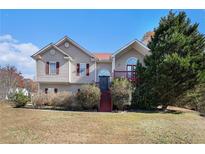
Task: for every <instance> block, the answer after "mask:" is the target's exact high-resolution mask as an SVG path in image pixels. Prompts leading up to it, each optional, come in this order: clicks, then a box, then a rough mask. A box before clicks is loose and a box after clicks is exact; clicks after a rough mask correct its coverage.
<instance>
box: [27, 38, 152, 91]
mask: <svg viewBox="0 0 205 154" xmlns="http://www.w3.org/2000/svg"><path fill="white" fill-rule="evenodd" d="M148 54H150V52H149V48H148V47H147V46H146V45H144V44H143V43H142V42H140V41H138V40H133V41H131V42H130V43H128V44H126V45H125V46H123V47H122V48H120V49H119V50H117V51H116V52H114V53H113V54H110V53H96V54H95V53H92V52H90V51H88V50H86V49H85V48H83V47H82V46H80V45H79V44H78V43H76V42H75V41H73V40H72V39H70V38H69V37H67V36H65V37H63V38H62V39H60V40H59V41H58V42H56V43H50V44H48V45H47V46H45V47H44V48H42V49H41V50H40V51H38V52H37V53H35V54H34V55H32V56H31V57H32V58H33V59H34V60H36V81H37V82H38V85H39V86H38V87H39V88H38V91H41V92H45V93H50V92H54V93H57V92H62V91H67V92H71V93H76V92H77V91H78V90H79V89H80V86H81V85H83V84H91V83H97V84H99V87H100V89H101V91H102V92H105V91H106V90H108V85H109V83H110V81H111V80H112V79H113V78H127V79H128V80H131V81H133V80H136V78H135V67H136V63H137V61H139V62H141V63H142V64H144V57H145V56H146V55H148Z"/></svg>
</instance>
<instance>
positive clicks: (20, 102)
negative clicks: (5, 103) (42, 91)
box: [10, 91, 30, 107]
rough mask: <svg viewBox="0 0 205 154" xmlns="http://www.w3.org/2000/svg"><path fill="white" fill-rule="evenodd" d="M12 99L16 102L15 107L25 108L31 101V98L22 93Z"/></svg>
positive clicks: (16, 94)
mask: <svg viewBox="0 0 205 154" xmlns="http://www.w3.org/2000/svg"><path fill="white" fill-rule="evenodd" d="M10 99H11V100H12V101H13V102H14V105H15V107H23V106H25V105H26V103H27V102H28V101H30V98H29V97H28V96H25V95H24V93H23V92H22V91H19V92H18V93H15V94H14V95H13V96H12V97H10Z"/></svg>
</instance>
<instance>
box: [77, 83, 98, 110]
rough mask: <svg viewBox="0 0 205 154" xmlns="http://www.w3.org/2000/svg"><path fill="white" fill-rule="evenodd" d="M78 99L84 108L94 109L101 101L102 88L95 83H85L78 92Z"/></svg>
mask: <svg viewBox="0 0 205 154" xmlns="http://www.w3.org/2000/svg"><path fill="white" fill-rule="evenodd" d="M77 101H78V102H79V103H80V104H81V105H82V107H83V108H84V109H94V108H97V107H98V104H99V102H100V89H99V88H98V87H96V86H95V85H83V86H81V88H80V91H79V92H78V93H77Z"/></svg>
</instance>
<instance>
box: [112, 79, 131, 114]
mask: <svg viewBox="0 0 205 154" xmlns="http://www.w3.org/2000/svg"><path fill="white" fill-rule="evenodd" d="M131 96H132V85H131V83H130V82H129V81H128V80H126V79H115V80H113V82H112V84H111V97H112V103H113V104H114V105H115V106H116V107H117V108H118V109H120V110H123V108H124V107H125V106H130V105H131V98H132V97H131Z"/></svg>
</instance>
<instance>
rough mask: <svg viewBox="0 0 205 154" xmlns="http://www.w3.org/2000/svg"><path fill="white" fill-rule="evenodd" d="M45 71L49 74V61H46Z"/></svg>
mask: <svg viewBox="0 0 205 154" xmlns="http://www.w3.org/2000/svg"><path fill="white" fill-rule="evenodd" d="M45 73H46V74H49V62H46V67H45Z"/></svg>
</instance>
